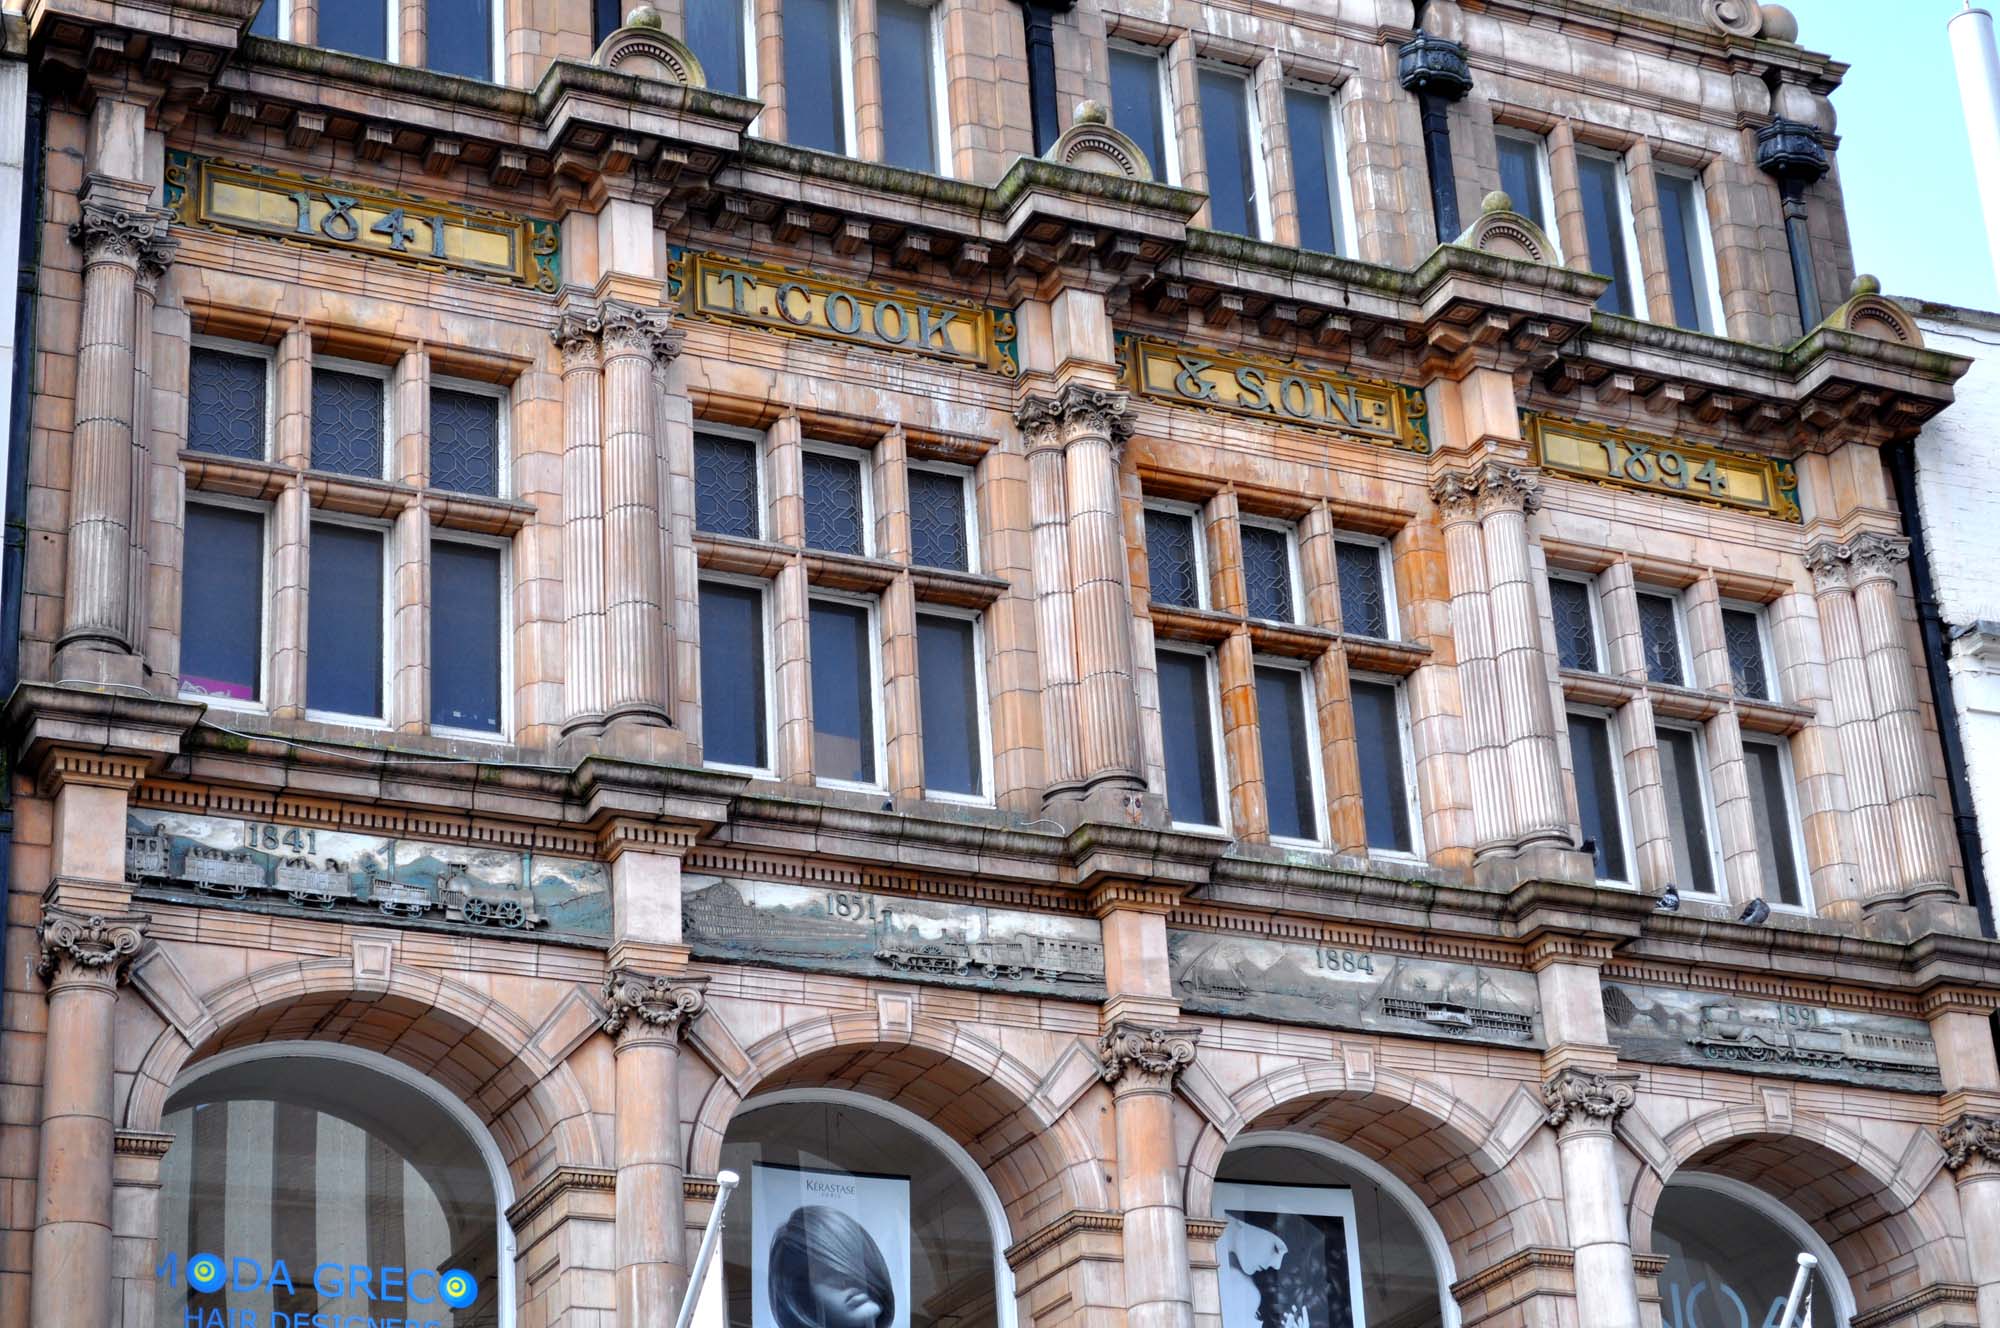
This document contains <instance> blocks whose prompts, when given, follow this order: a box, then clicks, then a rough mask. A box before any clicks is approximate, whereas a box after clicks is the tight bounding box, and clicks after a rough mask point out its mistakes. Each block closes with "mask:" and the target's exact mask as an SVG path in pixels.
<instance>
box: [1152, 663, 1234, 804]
mask: <svg viewBox="0 0 2000 1328" xmlns="http://www.w3.org/2000/svg"><path fill="white" fill-rule="evenodd" d="M1155 664H1156V666H1157V668H1158V671H1159V676H1160V734H1161V736H1162V737H1163V738H1164V739H1165V747H1166V758H1167V814H1168V815H1170V816H1172V817H1173V818H1174V819H1175V820H1176V821H1185V822H1187V823H1189V824H1193V825H1220V824H1222V813H1221V809H1220V807H1221V804H1220V803H1219V802H1218V801H1217V798H1216V788H1215V728H1214V724H1213V712H1211V711H1210V709H1209V700H1208V660H1207V658H1206V657H1205V656H1202V655H1190V654H1188V653H1187V652H1186V651H1181V650H1162V651H1159V652H1157V654H1156V655H1155Z"/></svg>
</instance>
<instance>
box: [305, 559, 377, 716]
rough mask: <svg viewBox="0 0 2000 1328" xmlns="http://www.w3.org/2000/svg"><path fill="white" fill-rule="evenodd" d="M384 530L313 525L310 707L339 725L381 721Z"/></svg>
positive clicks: (308, 634) (308, 625)
mask: <svg viewBox="0 0 2000 1328" xmlns="http://www.w3.org/2000/svg"><path fill="white" fill-rule="evenodd" d="M383 547H384V540H383V532H382V531H381V530H379V529H374V528H370V527H365V526H350V525H346V524H344V523H335V522H331V521H315V522H313V523H312V555H311V558H310V560H309V566H310V569H311V570H310V577H311V580H310V586H311V591H310V593H311V600H310V602H309V603H308V605H307V608H306V708H307V709H309V710H312V711H315V712H318V713H320V714H324V715H328V716H333V717H338V718H341V719H361V720H369V721H375V720H380V719H381V718H382V716H383V714H384V713H385V712H384V710H383V708H382V674H383V667H384V665H383V652H382V642H383V619H384V614H383V566H384V556H383Z"/></svg>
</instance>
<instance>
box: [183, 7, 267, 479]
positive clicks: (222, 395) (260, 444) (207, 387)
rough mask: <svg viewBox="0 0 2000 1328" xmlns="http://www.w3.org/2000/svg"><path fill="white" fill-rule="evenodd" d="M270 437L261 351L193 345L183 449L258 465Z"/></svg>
mask: <svg viewBox="0 0 2000 1328" xmlns="http://www.w3.org/2000/svg"><path fill="white" fill-rule="evenodd" d="M276 3H277V0H271V4H268V5H266V6H265V9H266V10H267V11H269V10H272V9H274V8H275V6H276ZM270 437H271V357H270V355H269V354H268V353H267V352H265V351H264V350H263V349H262V348H261V347H258V348H254V349H251V348H245V349H243V350H224V349H222V348H221V347H219V346H212V345H203V344H201V343H199V342H197V343H196V344H195V345H194V347H193V348H192V349H191V350H190V351H189V352H188V432H187V446H188V450H189V451H190V452H209V453H213V454H214V455H216V456H226V457H235V458H237V459H238V460H241V461H262V460H264V459H265V458H266V457H267V456H268V455H269V453H270Z"/></svg>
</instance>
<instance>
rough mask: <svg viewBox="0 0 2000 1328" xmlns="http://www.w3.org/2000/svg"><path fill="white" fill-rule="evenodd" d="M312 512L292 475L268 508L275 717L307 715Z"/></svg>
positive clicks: (302, 482)
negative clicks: (269, 519) (270, 519)
mask: <svg viewBox="0 0 2000 1328" xmlns="http://www.w3.org/2000/svg"><path fill="white" fill-rule="evenodd" d="M311 531H312V508H311V500H310V498H309V497H308V495H307V491H306V481H305V478H304V477H303V476H297V477H294V478H293V479H292V481H291V482H290V483H289V484H287V485H286V486H285V488H284V491H283V492H282V493H280V494H279V495H278V499H277V502H276V503H275V504H274V505H273V511H272V531H271V541H270V547H271V577H270V588H269V595H270V614H271V627H270V632H271V659H270V669H271V681H270V687H269V704H270V707H271V714H272V716H273V717H275V718H278V719H299V718H302V717H303V716H304V715H305V712H306V669H307V668H308V667H309V666H310V661H309V660H308V659H307V658H306V629H307V614H308V613H309V612H310V611H311V610H310V596H311V587H310V586H309V585H308V584H307V582H308V580H309V578H308V575H307V569H308V567H309V566H310V564H311V559H312V543H311V541H312V534H311Z"/></svg>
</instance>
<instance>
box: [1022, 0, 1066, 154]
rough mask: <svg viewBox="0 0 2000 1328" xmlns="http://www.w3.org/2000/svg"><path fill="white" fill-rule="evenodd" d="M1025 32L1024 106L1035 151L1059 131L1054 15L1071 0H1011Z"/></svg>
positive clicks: (1040, 150)
mask: <svg viewBox="0 0 2000 1328" xmlns="http://www.w3.org/2000/svg"><path fill="white" fill-rule="evenodd" d="M1015 3H1016V4H1018V5H1020V6H1021V24H1022V26H1023V27H1024V28H1025V29H1026V30H1027V34H1028V109H1029V111H1030V113H1031V114H1032V115H1033V117H1034V125H1035V155H1036V156H1037V157H1039V156H1041V155H1042V154H1043V153H1045V152H1047V151H1048V150H1049V149H1050V148H1052V147H1054V146H1055V141H1056V139H1057V138H1058V137H1059V136H1060V135H1061V134H1062V131H1063V125H1062V114H1061V112H1060V111H1058V110H1057V109H1056V15H1057V14H1067V13H1068V12H1069V11H1070V6H1071V5H1072V4H1073V3H1075V0H1015Z"/></svg>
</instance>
